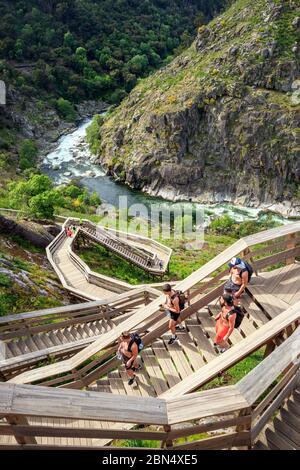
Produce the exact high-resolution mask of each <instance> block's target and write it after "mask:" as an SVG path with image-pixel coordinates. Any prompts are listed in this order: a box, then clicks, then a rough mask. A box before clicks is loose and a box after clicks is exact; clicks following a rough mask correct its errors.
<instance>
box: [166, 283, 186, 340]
mask: <svg viewBox="0 0 300 470" xmlns="http://www.w3.org/2000/svg"><path fill="white" fill-rule="evenodd" d="M163 293H164V294H165V296H166V302H165V303H164V304H162V305H161V307H162V308H163V309H164V310H165V313H166V315H167V316H168V317H169V329H170V330H171V333H172V336H171V339H170V340H169V341H168V344H173V343H175V341H177V340H178V336H177V335H176V330H177V331H184V330H185V327H184V326H183V325H182V324H181V318H180V313H181V310H183V309H184V307H185V296H184V294H183V292H180V291H175V290H173V289H172V287H171V286H170V284H165V285H164V286H163Z"/></svg>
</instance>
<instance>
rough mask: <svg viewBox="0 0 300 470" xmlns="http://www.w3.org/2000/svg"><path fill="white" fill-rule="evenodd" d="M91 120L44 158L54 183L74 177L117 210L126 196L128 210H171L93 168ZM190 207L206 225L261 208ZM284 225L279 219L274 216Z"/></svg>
mask: <svg viewBox="0 0 300 470" xmlns="http://www.w3.org/2000/svg"><path fill="white" fill-rule="evenodd" d="M90 123H91V120H90V119H89V120H86V121H84V122H83V123H82V124H81V125H80V126H79V127H78V128H77V129H76V130H75V131H73V132H71V133H70V134H67V135H64V136H62V137H61V138H60V139H59V140H58V142H57V146H56V148H54V150H52V151H51V152H50V153H49V154H48V155H46V157H45V158H44V160H43V162H42V164H41V170H42V171H43V172H44V173H45V174H47V175H48V176H49V177H50V178H51V179H52V180H53V181H54V183H56V184H64V183H68V182H70V181H71V180H72V179H73V178H79V179H80V181H81V184H82V185H84V186H85V187H86V188H87V189H88V190H89V191H96V192H97V193H98V194H99V196H100V198H101V200H102V201H103V202H106V203H108V204H112V205H114V206H116V207H118V206H119V197H120V196H126V197H127V204H128V207H130V206H132V205H133V204H144V205H145V206H146V207H148V208H149V206H150V205H151V204H153V203H160V204H163V205H164V206H166V207H174V206H176V204H181V203H180V202H179V203H174V202H171V201H165V200H162V199H158V198H153V197H150V196H147V195H145V194H144V193H142V192H139V191H135V190H132V189H130V188H129V187H128V186H126V185H123V184H119V183H118V182H116V181H114V180H113V179H112V178H110V177H109V176H107V175H106V174H105V171H104V170H103V169H102V168H101V166H99V165H95V164H94V163H93V162H94V159H95V156H93V155H92V154H91V152H90V150H89V148H88V144H87V142H86V140H85V135H86V128H87V127H88V126H89V125H90ZM187 204H188V205H190V206H191V207H193V208H195V207H197V208H200V209H204V214H205V219H206V224H207V223H209V220H210V218H211V216H215V215H222V214H228V215H229V216H231V217H232V218H233V219H234V220H235V221H236V222H241V221H243V220H249V219H256V218H257V215H258V213H259V212H260V209H254V208H248V207H241V206H234V205H231V204H215V205H206V206H203V205H201V204H195V203H191V202H189V203H187ZM275 217H276V218H278V219H279V220H281V221H283V222H285V219H284V218H283V217H281V216H275Z"/></svg>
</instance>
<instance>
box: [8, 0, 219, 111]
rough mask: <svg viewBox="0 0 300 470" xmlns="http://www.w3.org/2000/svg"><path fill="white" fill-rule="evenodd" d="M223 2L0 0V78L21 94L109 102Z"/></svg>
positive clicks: (185, 40) (189, 35) (187, 39)
mask: <svg viewBox="0 0 300 470" xmlns="http://www.w3.org/2000/svg"><path fill="white" fill-rule="evenodd" d="M225 3H227V0H210V1H207V0H190V1H186V0H16V1H10V0H0V15H1V25H0V61H1V60H2V63H1V62H0V78H1V75H2V76H4V77H6V79H7V81H8V82H11V81H14V82H15V84H16V85H17V88H18V89H19V90H20V91H21V92H22V93H26V94H28V95H31V94H33V95H34V93H35V90H36V89H37V88H38V89H42V90H44V92H46V93H47V94H51V95H53V96H54V97H59V96H63V97H64V98H67V99H68V100H70V101H72V102H78V101H80V100H82V99H99V98H105V99H106V100H111V101H113V102H116V101H119V100H120V99H121V98H122V97H124V95H125V94H126V92H128V91H129V90H131V88H132V87H133V86H134V85H135V83H136V81H137V79H138V77H143V76H146V75H147V74H149V72H150V71H151V70H153V69H156V68H158V67H159V66H160V65H161V64H162V63H163V61H164V60H166V59H167V57H168V56H169V55H170V54H173V53H174V51H175V50H176V49H178V48H180V47H182V46H186V45H188V44H189V43H190V42H191V40H192V39H193V37H194V35H195V31H196V27H197V26H199V24H203V23H204V22H206V21H207V20H208V19H210V18H211V17H212V15H213V14H214V13H215V12H216V11H218V10H219V9H220V8H221V7H222V6H223V5H224V4H225ZM24 65H25V67H23V66H24ZM20 66H21V68H20Z"/></svg>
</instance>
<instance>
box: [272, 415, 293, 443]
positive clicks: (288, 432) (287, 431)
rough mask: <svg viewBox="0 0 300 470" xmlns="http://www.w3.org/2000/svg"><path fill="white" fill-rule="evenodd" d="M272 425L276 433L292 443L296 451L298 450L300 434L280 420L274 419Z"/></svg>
mask: <svg viewBox="0 0 300 470" xmlns="http://www.w3.org/2000/svg"><path fill="white" fill-rule="evenodd" d="M273 423H274V429H275V430H276V431H278V432H280V433H281V434H282V435H283V436H285V437H286V438H287V439H288V440H289V442H291V443H293V444H294V446H295V448H296V449H300V433H299V432H298V431H296V430H295V429H294V428H293V427H291V426H289V425H288V423H286V422H285V421H283V420H282V418H277V417H275V418H274V421H273Z"/></svg>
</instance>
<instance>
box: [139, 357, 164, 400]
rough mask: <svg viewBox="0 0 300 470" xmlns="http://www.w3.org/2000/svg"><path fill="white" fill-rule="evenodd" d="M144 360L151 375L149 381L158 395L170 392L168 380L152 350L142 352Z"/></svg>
mask: <svg viewBox="0 0 300 470" xmlns="http://www.w3.org/2000/svg"><path fill="white" fill-rule="evenodd" d="M142 359H143V362H144V365H145V368H146V370H147V373H148V375H149V379H150V382H151V384H152V385H153V388H154V389H155V391H156V393H157V395H160V394H161V393H164V392H166V391H167V390H168V386H167V382H166V378H165V377H164V375H163V373H162V371H161V368H160V366H159V363H158V361H157V359H156V357H155V355H154V353H153V351H152V350H151V349H145V350H144V351H143V352H142Z"/></svg>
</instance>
